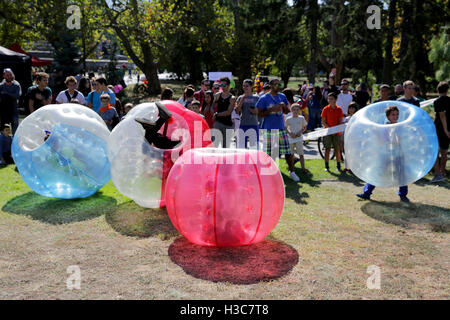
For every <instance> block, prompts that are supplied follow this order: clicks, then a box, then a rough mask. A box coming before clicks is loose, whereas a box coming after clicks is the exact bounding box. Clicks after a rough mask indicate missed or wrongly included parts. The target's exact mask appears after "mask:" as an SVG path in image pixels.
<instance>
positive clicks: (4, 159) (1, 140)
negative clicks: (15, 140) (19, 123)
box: [0, 124, 14, 165]
mask: <svg viewBox="0 0 450 320" xmlns="http://www.w3.org/2000/svg"><path fill="white" fill-rule="evenodd" d="M0 130H1V131H0V164H3V165H6V164H13V163H14V160H13V158H12V156H11V144H12V138H11V137H10V133H11V126H10V125H9V124H4V125H2V127H1V128H0Z"/></svg>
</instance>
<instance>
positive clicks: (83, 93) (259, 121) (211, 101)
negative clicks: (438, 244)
mask: <svg viewBox="0 0 450 320" xmlns="http://www.w3.org/2000/svg"><path fill="white" fill-rule="evenodd" d="M3 78H4V80H3V82H2V83H1V84H0V99H1V101H0V103H1V104H0V106H1V107H0V129H1V135H0V161H1V162H2V163H8V162H10V161H12V159H11V158H10V157H9V156H8V155H4V154H7V153H8V152H9V154H10V149H8V147H7V146H6V145H7V144H9V145H10V137H9V135H10V133H9V132H12V134H13V135H14V133H15V131H16V129H17V126H18V120H19V113H18V101H19V98H20V96H21V95H22V88H21V86H20V84H19V83H18V82H17V81H16V80H15V79H14V73H13V71H12V70H11V69H5V70H4V72H3ZM48 83H49V75H48V74H47V73H44V72H40V73H37V74H36V76H35V83H34V84H33V86H31V87H30V88H28V89H27V92H26V101H27V104H26V107H27V108H28V109H29V112H30V113H32V112H34V111H36V110H37V109H39V108H41V107H42V106H45V105H47V104H50V103H68V102H70V103H78V104H81V105H85V106H86V107H89V108H91V109H92V110H94V111H95V112H97V113H98V114H99V115H100V117H102V119H103V120H104V121H105V124H106V125H107V126H108V128H109V129H110V130H112V129H113V128H114V126H115V125H117V123H119V121H120V120H121V119H122V118H123V117H124V116H125V115H126V114H127V113H128V112H129V111H130V110H131V108H132V107H133V106H132V105H131V104H126V105H125V106H122V103H121V101H120V99H119V98H118V97H117V96H116V94H115V90H114V87H113V86H111V85H108V83H107V80H106V79H105V78H104V77H101V76H100V77H94V76H91V77H84V76H80V77H78V78H76V77H74V76H69V77H67V78H66V79H65V85H66V89H65V90H62V91H60V92H58V94H53V92H52V90H51V89H50V88H49V86H48ZM349 85H350V83H349V81H348V80H346V79H343V80H342V81H341V83H340V86H339V87H338V86H337V85H336V83H335V80H334V77H330V78H329V80H326V81H324V82H323V85H322V86H321V87H320V86H314V85H312V84H309V85H308V84H307V83H306V81H305V82H304V83H303V85H302V86H300V85H299V88H298V90H293V89H289V88H285V89H283V88H282V84H281V82H280V80H279V79H276V78H275V79H272V80H270V81H269V82H267V83H265V84H264V85H259V84H255V83H254V81H253V80H251V79H246V80H244V81H243V83H242V94H240V95H236V94H235V89H232V88H231V79H229V78H227V77H223V78H221V79H219V80H217V81H210V80H208V79H205V80H203V81H202V82H201V85H200V88H199V89H198V90H196V88H195V86H194V85H188V86H186V87H185V89H184V90H183V93H182V96H181V97H180V98H179V99H178V100H177V102H178V103H180V104H181V105H182V106H184V107H185V108H187V109H189V110H191V111H193V112H196V113H197V114H199V115H201V116H202V117H203V118H204V119H205V121H206V122H207V124H208V125H209V127H210V128H211V129H215V132H216V133H218V134H217V135H213V136H214V144H215V146H216V147H219V146H221V147H224V148H229V147H230V146H231V145H232V141H233V139H234V141H235V143H236V146H237V147H239V148H255V149H259V148H260V141H264V143H263V148H264V151H265V152H266V153H268V154H269V155H271V156H280V157H281V156H283V157H284V158H285V160H286V162H287V164H288V167H289V171H290V175H291V178H292V179H293V180H295V181H300V178H299V177H298V176H297V174H296V173H295V171H294V166H295V164H296V162H300V164H301V168H302V173H305V174H307V173H308V170H307V169H306V167H305V161H304V156H303V143H304V141H303V138H302V135H303V133H305V132H306V131H311V130H315V129H317V128H320V127H323V128H329V127H333V126H337V125H339V124H342V123H345V122H346V121H348V120H349V118H350V117H351V116H352V115H353V114H354V113H355V112H357V111H358V110H359V109H361V108H364V107H365V106H366V105H368V104H370V103H372V101H371V95H370V93H369V90H368V87H367V85H366V84H365V83H360V84H359V85H358V86H357V87H356V90H354V91H352V90H351V89H350V88H349ZM379 91H380V98H379V99H377V100H375V101H373V102H379V101H387V100H399V101H404V102H406V103H410V104H412V105H414V106H417V107H420V102H421V101H423V100H424V98H423V97H422V95H421V91H420V88H419V87H418V86H417V85H415V84H414V82H413V81H410V80H408V81H405V82H404V83H403V84H397V85H395V86H394V94H391V86H390V85H387V84H383V85H381V86H380V87H379ZM438 92H439V95H440V97H439V98H438V99H437V100H436V101H435V103H434V107H435V111H436V119H435V124H436V130H437V134H438V138H439V146H440V153H439V155H440V157H438V160H437V161H436V165H435V177H434V179H433V182H437V181H442V180H444V179H445V164H446V160H447V151H448V145H449V138H450V133H449V130H450V125H449V108H450V107H449V106H450V103H449V99H450V98H449V97H448V96H447V94H448V83H447V82H441V83H440V84H439V86H438ZM160 98H161V100H175V97H174V91H173V90H172V89H171V88H169V87H166V88H164V89H163V91H162V94H161V97H160ZM261 130H262V131H261ZM263 133H264V136H260V134H263ZM217 136H219V138H217ZM220 137H221V139H220ZM323 140H324V146H325V170H327V171H329V157H330V151H331V148H333V149H334V151H335V154H336V159H337V169H338V170H339V171H342V168H341V160H342V158H341V152H340V150H342V146H343V139H342V134H341V133H338V134H332V135H328V136H325V137H324V139H323ZM272 149H276V152H278V154H275V155H274V154H272V151H273V150H272ZM296 155H298V157H297V156H296ZM343 171H349V170H348V168H347V167H346V166H345V167H344V170H343Z"/></svg>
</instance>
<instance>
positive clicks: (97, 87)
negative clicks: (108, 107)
mask: <svg viewBox="0 0 450 320" xmlns="http://www.w3.org/2000/svg"><path fill="white" fill-rule="evenodd" d="M92 87H93V89H94V91H92V92H91V93H89V95H88V97H87V99H86V100H87V103H88V107H89V108H91V109H93V110H94V111H95V112H97V113H98V112H99V111H100V107H101V106H102V103H101V101H100V96H101V95H102V94H103V93H107V94H109V97H110V98H111V100H110V104H112V105H115V104H116V95H115V94H114V92H112V91H111V90H109V89H108V83H107V82H106V79H105V78H103V77H99V78H96V79H95V80H94V81H93V82H92Z"/></svg>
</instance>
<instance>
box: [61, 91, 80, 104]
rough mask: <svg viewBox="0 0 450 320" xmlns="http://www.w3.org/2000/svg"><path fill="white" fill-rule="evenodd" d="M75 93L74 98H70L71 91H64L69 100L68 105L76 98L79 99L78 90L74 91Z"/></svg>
mask: <svg viewBox="0 0 450 320" xmlns="http://www.w3.org/2000/svg"><path fill="white" fill-rule="evenodd" d="M74 92H75V93H74V94H73V97H70V94H69V89H67V90H64V93H65V94H66V98H67V103H70V100H72V99H73V98H75V99H76V97H78V94H79V92H78V91H77V90H74Z"/></svg>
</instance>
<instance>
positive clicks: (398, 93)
mask: <svg viewBox="0 0 450 320" xmlns="http://www.w3.org/2000/svg"><path fill="white" fill-rule="evenodd" d="M394 93H395V95H394V96H392V97H391V98H389V100H397V99H398V98H400V97H401V96H402V95H403V86H402V85H401V84H399V83H398V84H396V85H395V87H394Z"/></svg>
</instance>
